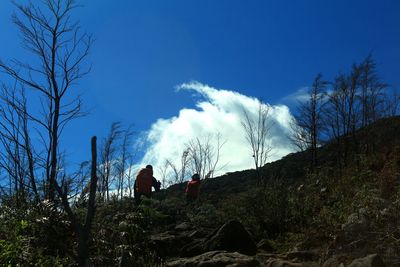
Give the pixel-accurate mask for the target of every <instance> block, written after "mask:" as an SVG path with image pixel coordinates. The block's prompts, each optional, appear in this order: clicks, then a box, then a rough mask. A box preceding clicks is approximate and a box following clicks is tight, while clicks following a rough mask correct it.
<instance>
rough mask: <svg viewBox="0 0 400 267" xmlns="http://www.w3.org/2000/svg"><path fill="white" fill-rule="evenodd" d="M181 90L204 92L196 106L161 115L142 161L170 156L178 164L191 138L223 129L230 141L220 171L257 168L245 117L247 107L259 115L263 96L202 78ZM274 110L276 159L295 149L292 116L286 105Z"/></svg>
mask: <svg viewBox="0 0 400 267" xmlns="http://www.w3.org/2000/svg"><path fill="white" fill-rule="evenodd" d="M181 90H185V91H191V92H193V93H195V94H197V95H198V96H200V97H194V99H196V100H195V101H196V108H194V109H188V108H184V109H181V110H180V111H179V114H178V115H177V116H174V117H172V118H168V119H158V120H157V121H156V122H155V123H154V124H153V125H152V126H151V129H150V130H149V131H148V133H147V140H148V142H149V146H148V150H147V152H146V153H145V155H144V157H143V160H142V165H145V164H153V165H154V166H162V165H163V164H164V162H165V160H166V159H169V160H171V161H172V162H175V163H176V164H178V162H179V160H180V157H181V155H182V152H183V151H184V150H185V145H186V144H187V143H188V142H189V141H190V140H192V139H194V138H196V137H199V138H202V137H204V136H209V135H215V134H217V133H220V134H221V136H222V139H223V140H226V143H225V145H224V146H223V147H222V149H221V155H220V161H219V162H220V163H221V164H222V165H224V167H223V168H222V169H220V170H219V174H223V173H225V172H229V171H237V170H243V169H249V168H253V164H254V163H253V158H252V153H251V151H250V148H249V146H248V144H247V143H246V140H245V135H244V131H243V129H242V126H241V120H242V117H243V110H245V111H247V112H248V114H250V115H251V116H255V114H256V113H257V109H258V106H259V100H258V99H256V98H253V97H249V96H245V95H242V94H240V93H238V92H235V91H232V90H224V89H216V88H213V87H211V86H208V85H205V84H202V83H199V82H190V83H184V84H181V85H179V86H177V91H178V93H179V92H180V91H181ZM267 105H269V104H267ZM269 106H270V105H269ZM270 114H271V120H272V122H273V124H272V125H273V126H272V128H271V132H270V133H271V135H270V141H271V143H272V145H273V151H272V155H271V157H270V161H273V160H276V159H279V158H281V157H282V156H284V155H286V154H288V153H290V152H292V151H293V149H292V146H291V144H290V141H289V140H288V138H287V135H288V134H289V133H290V125H289V122H290V120H291V118H292V116H291V114H290V111H289V108H288V107H287V106H285V105H274V106H270ZM155 169H156V170H157V168H155ZM156 175H159V174H157V173H156Z"/></svg>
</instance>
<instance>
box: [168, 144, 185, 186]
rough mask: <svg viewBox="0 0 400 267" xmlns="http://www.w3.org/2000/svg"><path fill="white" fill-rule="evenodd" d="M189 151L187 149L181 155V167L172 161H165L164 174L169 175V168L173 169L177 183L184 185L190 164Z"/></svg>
mask: <svg viewBox="0 0 400 267" xmlns="http://www.w3.org/2000/svg"><path fill="white" fill-rule="evenodd" d="M189 160H190V159H189V149H188V148H186V149H185V150H184V151H183V152H182V155H181V159H180V162H179V166H177V165H176V164H175V163H174V162H173V161H172V160H169V159H167V160H166V161H165V166H164V168H165V170H163V172H164V173H165V175H166V174H167V169H168V167H169V168H170V169H171V171H172V173H173V177H174V181H175V183H182V182H183V181H184V180H185V178H186V172H187V169H188V164H189Z"/></svg>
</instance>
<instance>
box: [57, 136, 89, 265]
mask: <svg viewBox="0 0 400 267" xmlns="http://www.w3.org/2000/svg"><path fill="white" fill-rule="evenodd" d="M96 140H97V139H96V137H95V136H94V137H92V140H91V152H92V162H91V176H90V182H89V184H88V188H89V198H88V202H87V208H86V216H85V220H84V222H83V223H82V222H81V221H80V219H79V216H78V215H77V214H75V213H74V212H73V210H72V209H71V206H70V201H69V194H68V191H67V190H65V189H64V188H63V187H62V186H60V185H59V184H58V182H57V181H55V184H54V186H55V189H56V191H57V193H58V195H59V196H60V198H61V204H62V205H63V208H64V210H65V211H66V213H67V215H68V218H69V220H70V221H71V224H72V227H73V230H74V232H75V235H76V238H77V253H76V255H74V256H75V260H76V262H77V263H78V264H79V266H92V264H91V262H90V258H89V238H90V231H91V227H92V221H93V219H94V215H95V212H96V192H97V189H96V187H97V144H96Z"/></svg>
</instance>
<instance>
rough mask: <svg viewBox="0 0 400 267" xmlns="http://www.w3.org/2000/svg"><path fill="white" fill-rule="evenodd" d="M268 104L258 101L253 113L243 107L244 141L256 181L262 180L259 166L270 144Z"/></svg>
mask: <svg viewBox="0 0 400 267" xmlns="http://www.w3.org/2000/svg"><path fill="white" fill-rule="evenodd" d="M269 112H270V106H268V105H266V104H264V103H263V102H261V101H259V104H258V109H257V111H256V113H255V114H253V113H249V112H248V111H246V110H245V109H243V116H244V118H243V120H242V121H241V124H242V127H243V130H244V134H245V138H246V141H247V142H248V144H249V146H250V149H251V152H252V157H253V159H254V165H255V167H256V172H257V176H258V177H257V179H258V183H259V184H261V183H262V180H263V176H262V172H261V168H262V167H263V166H264V165H265V164H266V163H267V160H268V157H269V155H270V152H271V150H272V146H271V144H270V143H269V141H268V137H269V133H270V130H271V126H272V125H271V122H270V120H269Z"/></svg>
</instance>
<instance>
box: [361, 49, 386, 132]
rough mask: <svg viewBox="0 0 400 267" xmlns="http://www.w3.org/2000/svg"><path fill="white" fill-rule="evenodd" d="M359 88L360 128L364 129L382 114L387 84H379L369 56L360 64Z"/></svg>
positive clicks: (373, 63)
mask: <svg viewBox="0 0 400 267" xmlns="http://www.w3.org/2000/svg"><path fill="white" fill-rule="evenodd" d="M359 68H360V87H361V94H360V95H359V99H360V102H361V117H362V119H361V126H362V127H365V126H367V125H369V124H371V123H373V122H375V121H376V120H377V119H379V118H381V117H382V116H383V114H384V104H385V101H384V98H385V89H386V88H387V87H388V85H387V84H385V83H383V82H381V80H380V78H379V76H378V74H377V70H376V63H375V61H374V59H373V57H372V54H369V55H368V56H367V57H366V58H365V59H364V61H363V62H362V63H361V64H360V67H359Z"/></svg>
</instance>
